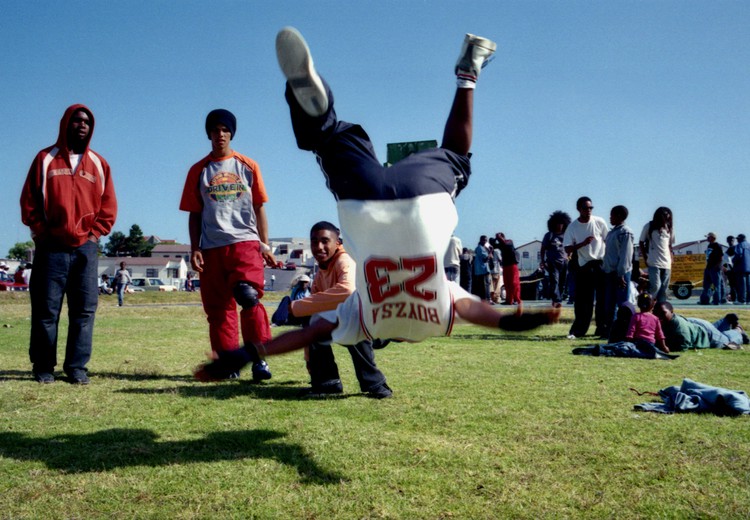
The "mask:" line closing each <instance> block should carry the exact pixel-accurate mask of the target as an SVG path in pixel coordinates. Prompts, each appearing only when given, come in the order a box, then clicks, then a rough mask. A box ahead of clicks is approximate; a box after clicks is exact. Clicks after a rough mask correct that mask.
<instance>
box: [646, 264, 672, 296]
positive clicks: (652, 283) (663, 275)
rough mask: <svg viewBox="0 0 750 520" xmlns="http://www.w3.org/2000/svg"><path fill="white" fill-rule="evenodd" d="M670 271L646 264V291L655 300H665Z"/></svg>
mask: <svg viewBox="0 0 750 520" xmlns="http://www.w3.org/2000/svg"><path fill="white" fill-rule="evenodd" d="M671 273H672V270H671V269H663V268H661V267H651V266H648V292H650V293H651V296H653V297H654V300H656V301H657V302H665V301H667V289H668V288H669V277H670V274H671Z"/></svg>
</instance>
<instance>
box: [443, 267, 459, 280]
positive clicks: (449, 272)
mask: <svg viewBox="0 0 750 520" xmlns="http://www.w3.org/2000/svg"><path fill="white" fill-rule="evenodd" d="M445 277H446V278H447V279H448V281H451V282H458V266H457V265H446V266H445Z"/></svg>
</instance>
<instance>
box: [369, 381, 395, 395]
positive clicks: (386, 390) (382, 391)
mask: <svg viewBox="0 0 750 520" xmlns="http://www.w3.org/2000/svg"><path fill="white" fill-rule="evenodd" d="M365 396H367V397H369V398H370V399H388V398H389V397H393V390H391V387H390V386H388V385H387V384H385V383H383V385H382V386H379V387H378V388H377V389H375V390H370V391H369V392H367V393H366V394H365Z"/></svg>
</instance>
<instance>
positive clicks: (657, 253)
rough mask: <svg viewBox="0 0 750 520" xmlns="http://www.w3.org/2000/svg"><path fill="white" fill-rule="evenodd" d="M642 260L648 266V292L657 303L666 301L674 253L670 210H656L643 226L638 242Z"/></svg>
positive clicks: (664, 208) (661, 208)
mask: <svg viewBox="0 0 750 520" xmlns="http://www.w3.org/2000/svg"><path fill="white" fill-rule="evenodd" d="M638 245H639V247H640V250H641V255H642V256H643V260H644V261H645V262H646V265H647V266H648V292H650V293H651V296H653V297H654V298H655V299H656V301H657V303H658V302H665V301H667V288H668V287H669V278H670V276H671V273H672V257H673V256H674V253H673V251H672V246H674V229H673V226H672V210H671V209H669V208H667V207H664V206H662V207H660V208H657V209H656V211H655V212H654V218H653V219H652V220H651V222H649V223H648V224H646V225H645V226H643V231H641V238H640V240H639V242H638Z"/></svg>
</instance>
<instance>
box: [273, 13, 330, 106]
mask: <svg viewBox="0 0 750 520" xmlns="http://www.w3.org/2000/svg"><path fill="white" fill-rule="evenodd" d="M276 57H277V59H278V60H279V66H280V67H281V72H283V73H284V76H285V77H286V80H287V82H288V83H289V86H290V87H291V89H292V92H293V93H294V97H295V98H296V99H297V102H298V103H299V104H300V106H301V107H302V110H304V111H305V112H306V113H307V114H308V115H311V116H313V117H317V116H321V115H323V114H325V113H326V111H327V110H328V96H327V95H326V90H325V87H324V86H323V81H322V80H321V79H320V76H318V73H317V72H316V71H315V67H314V66H313V59H312V56H311V55H310V49H309V48H308V46H307V43H306V42H305V39H304V38H303V37H302V35H301V34H300V32H299V31H298V30H297V29H295V28H294V27H284V28H283V29H282V30H280V31H279V33H278V34H277V35H276Z"/></svg>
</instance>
